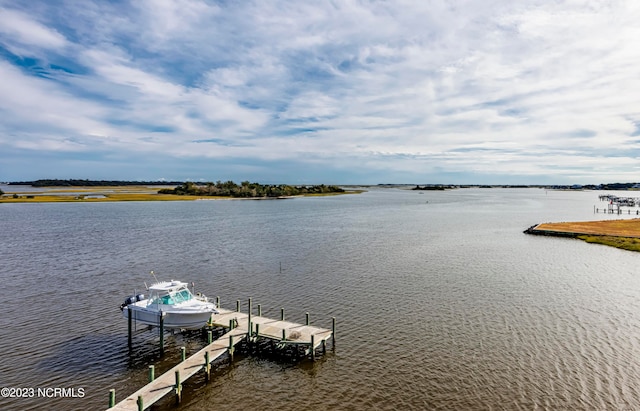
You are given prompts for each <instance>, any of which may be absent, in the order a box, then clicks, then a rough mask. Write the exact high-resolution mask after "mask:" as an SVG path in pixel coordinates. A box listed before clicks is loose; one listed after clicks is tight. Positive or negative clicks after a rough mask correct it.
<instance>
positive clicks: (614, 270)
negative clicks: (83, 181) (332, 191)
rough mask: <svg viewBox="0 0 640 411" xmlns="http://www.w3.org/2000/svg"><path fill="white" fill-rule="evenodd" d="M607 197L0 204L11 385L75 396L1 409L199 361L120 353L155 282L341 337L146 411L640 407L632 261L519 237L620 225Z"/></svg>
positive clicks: (0, 401) (101, 394) (502, 193)
mask: <svg viewBox="0 0 640 411" xmlns="http://www.w3.org/2000/svg"><path fill="white" fill-rule="evenodd" d="M5 191H7V190H5ZM598 194H601V193H600V192H563V191H549V192H546V191H545V190H540V189H460V190H452V191H445V192H425V193H424V194H419V193H417V192H413V191H407V190H398V189H373V190H371V191H369V192H367V193H363V194H360V195H350V196H338V197H325V198H299V199H294V200H284V201H196V202H139V203H137V202H134V203H84V204H82V203H68V204H0V246H1V248H0V250H1V251H0V253H1V254H0V256H1V258H0V279H2V283H3V285H4V289H3V304H2V309H3V310H4V313H3V315H2V316H0V352H2V361H0V385H1V386H3V387H15V388H27V387H35V388H38V387H41V388H55V387H61V388H76V389H78V388H82V389H83V392H84V397H83V398H33V399H25V398H0V409H3V410H4V409H11V410H13V409H15V410H28V409H77V410H84V409H103V408H106V406H107V402H108V391H109V389H110V388H115V389H116V393H117V397H118V399H122V398H124V397H125V396H126V395H129V394H130V393H132V392H133V391H135V390H137V389H138V388H140V387H141V386H142V385H144V383H145V382H146V378H147V374H146V373H147V366H148V365H150V364H155V365H156V369H157V371H156V375H158V374H159V373H160V372H162V371H164V370H166V369H169V368H170V367H171V366H173V365H174V364H175V363H176V362H177V360H178V356H179V352H178V347H180V346H183V345H184V346H186V347H187V350H188V351H189V352H195V351H196V350H198V349H199V348H200V347H201V346H202V343H203V342H202V340H201V339H200V338H198V337H196V336H193V335H176V336H172V337H168V338H167V339H166V344H167V354H165V356H164V357H162V358H159V356H158V337H157V333H155V332H143V333H139V334H137V335H136V336H135V338H134V344H133V345H134V349H133V351H132V352H131V353H130V352H129V350H128V348H127V336H126V333H127V326H126V321H125V320H124V319H122V317H121V313H120V310H119V309H118V306H119V304H120V303H121V302H122V300H123V299H124V297H125V296H126V295H128V294H131V293H132V292H133V291H134V289H137V290H142V289H143V288H144V282H147V284H149V283H150V282H151V281H152V277H151V276H150V275H149V274H148V273H149V271H150V270H154V271H155V272H156V273H157V275H158V277H159V278H163V279H170V278H173V279H181V280H184V281H194V282H195V283H196V288H197V291H202V292H204V293H205V294H207V295H209V296H212V297H213V296H216V295H217V296H220V297H221V300H222V305H223V306H225V307H227V308H232V307H234V306H235V301H236V299H240V300H242V301H243V306H246V299H247V298H248V297H252V298H253V302H254V305H255V304H258V303H259V304H262V307H263V312H264V315H267V316H273V317H276V316H278V315H279V311H280V307H285V309H286V312H287V318H288V319H291V320H294V321H300V322H302V321H304V313H305V312H307V311H308V312H309V313H310V314H311V319H312V323H313V324H315V325H319V326H323V327H327V328H330V324H331V317H332V316H335V317H336V318H337V325H338V330H337V341H336V346H335V350H331V349H330V350H329V351H328V352H327V354H326V355H325V356H324V357H322V358H321V359H320V360H319V361H316V362H315V363H311V362H309V361H305V362H302V363H298V364H289V363H284V362H281V361H276V360H267V359H258V358H254V357H242V356H241V357H239V358H236V360H235V361H234V363H233V364H231V365H229V364H228V363H226V362H225V363H220V364H219V365H218V366H217V367H216V370H215V373H214V378H213V381H212V382H211V383H209V384H205V383H204V381H203V378H202V376H198V377H197V378H194V379H192V380H189V382H187V384H186V385H185V393H184V398H183V403H182V405H180V406H179V407H174V406H173V405H172V401H171V398H169V397H167V400H166V401H164V402H163V403H161V404H160V405H159V406H157V407H155V409H180V410H208V409H219V410H226V409H249V408H253V409H280V408H283V407H286V408H289V409H310V410H316V409H317V410H324V409H331V410H333V409H338V410H360V409H363V410H364V409H389V410H391V409H400V408H405V409H436V410H437V409H446V410H449V409H471V410H475V409H478V410H485V409H516V410H517V409H525V410H530V409H553V410H556V409H572V410H582V409H583V410H593V409H611V410H617V409H638V408H640V361H639V360H638V358H640V344H639V343H638V338H639V337H640V272H638V270H637V267H638V261H640V254H637V253H632V252H627V251H621V250H617V249H613V248H609V247H604V246H598V245H590V244H586V243H583V242H581V241H577V240H570V239H559V238H544V237H536V236H527V235H525V234H522V231H523V230H524V229H525V228H527V227H529V226H531V225H533V224H535V223H540V222H547V221H575V220H593V219H606V218H613V217H612V216H607V215H604V214H599V215H594V214H593V206H594V205H597V206H599V207H603V206H606V205H604V203H599V202H598V198H597V196H598ZM630 217H635V216H624V215H623V216H621V217H619V216H615V218H630ZM280 264H281V265H282V271H280ZM230 402H232V403H233V405H230Z"/></svg>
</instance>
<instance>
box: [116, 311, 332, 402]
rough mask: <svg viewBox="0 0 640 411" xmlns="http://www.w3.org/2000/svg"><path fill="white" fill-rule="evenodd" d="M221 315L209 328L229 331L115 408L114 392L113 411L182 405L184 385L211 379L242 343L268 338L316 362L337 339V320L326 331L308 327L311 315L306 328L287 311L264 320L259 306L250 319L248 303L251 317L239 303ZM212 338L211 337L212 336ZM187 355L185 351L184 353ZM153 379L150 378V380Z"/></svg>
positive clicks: (307, 319) (216, 316) (220, 313)
mask: <svg viewBox="0 0 640 411" xmlns="http://www.w3.org/2000/svg"><path fill="white" fill-rule="evenodd" d="M218 311H219V314H214V315H212V316H211V320H210V323H209V324H207V326H208V327H223V328H227V329H228V331H227V332H226V333H225V334H224V335H222V336H220V337H219V338H217V339H216V340H215V341H212V342H211V343H209V344H208V345H207V346H205V347H204V348H202V349H201V350H200V351H198V352H196V353H195V354H193V355H191V356H190V357H189V358H184V357H183V358H184V359H183V361H181V362H180V363H179V364H177V365H176V366H175V367H173V368H171V369H170V370H168V371H167V372H165V373H164V374H162V375H161V376H160V377H158V378H155V379H153V380H152V381H150V382H149V383H148V384H147V385H145V386H144V387H142V388H140V389H139V390H138V391H136V392H134V393H133V394H131V395H129V396H128V397H127V398H125V399H124V400H122V401H120V402H119V403H117V404H115V391H114V390H111V392H110V398H109V402H110V405H111V407H110V408H108V410H110V411H113V410H117V411H125V410H130V411H137V410H144V409H146V408H148V407H150V406H151V405H152V404H154V403H155V402H157V401H159V400H160V399H161V398H163V397H164V396H165V395H167V394H169V393H171V392H173V393H175V394H176V400H177V401H180V398H181V394H182V384H181V383H182V382H183V381H185V380H187V379H188V378H189V377H191V376H193V375H195V374H196V373H198V372H199V371H201V370H204V372H205V373H206V375H207V376H208V375H209V372H210V369H211V363H212V362H213V361H214V360H216V359H217V358H219V357H221V356H222V355H224V354H225V353H229V354H230V355H231V356H233V347H234V346H235V345H236V344H238V343H239V342H241V341H242V340H247V339H248V340H249V341H253V342H255V341H257V340H258V339H259V338H267V339H270V340H275V341H278V343H279V344H281V345H282V346H286V345H305V346H308V347H309V348H308V349H307V350H306V354H307V355H310V356H311V358H312V359H315V350H316V349H317V348H318V347H320V346H322V347H323V349H325V350H326V341H327V340H328V339H329V338H331V339H332V340H333V338H335V318H333V325H332V329H331V330H329V329H324V328H320V327H315V326H312V325H310V324H309V314H306V324H298V323H294V322H289V321H285V320H284V309H282V311H281V316H280V320H274V319H271V318H266V317H262V316H261V315H260V312H261V310H260V307H259V306H258V314H259V315H258V316H253V315H251V300H249V310H248V313H242V312H240V304H239V301H238V304H237V310H236V311H231V310H226V309H222V308H220V309H218ZM209 335H211V334H209ZM183 353H184V350H183ZM151 379H152V377H151V376H150V380H151Z"/></svg>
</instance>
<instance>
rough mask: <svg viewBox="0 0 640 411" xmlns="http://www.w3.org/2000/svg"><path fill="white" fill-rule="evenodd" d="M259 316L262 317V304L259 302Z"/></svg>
mask: <svg viewBox="0 0 640 411" xmlns="http://www.w3.org/2000/svg"><path fill="white" fill-rule="evenodd" d="M258 317H262V305H261V304H258Z"/></svg>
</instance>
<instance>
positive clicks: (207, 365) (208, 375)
mask: <svg viewBox="0 0 640 411" xmlns="http://www.w3.org/2000/svg"><path fill="white" fill-rule="evenodd" d="M209 344H211V343H209ZM204 373H205V377H204V379H205V381H206V382H209V379H210V378H211V361H209V351H207V352H205V353H204Z"/></svg>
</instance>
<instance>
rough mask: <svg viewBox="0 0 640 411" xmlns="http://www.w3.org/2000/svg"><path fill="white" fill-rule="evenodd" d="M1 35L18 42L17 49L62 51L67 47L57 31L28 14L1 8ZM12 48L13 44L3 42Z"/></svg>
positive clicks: (0, 39) (0, 40)
mask: <svg viewBox="0 0 640 411" xmlns="http://www.w3.org/2000/svg"><path fill="white" fill-rule="evenodd" d="M0 34H2V35H3V36H6V37H7V38H8V39H10V40H13V41H15V42H17V43H18V44H17V45H16V48H20V47H25V46H34V47H38V48H47V49H61V48H64V47H65V46H66V45H67V41H66V39H65V38H64V36H63V35H61V34H60V33H58V31H57V30H55V29H51V28H49V27H46V26H45V25H43V24H41V23H39V22H38V21H35V20H33V19H32V18H30V17H29V16H27V15H26V14H24V13H22V12H20V11H17V10H12V9H7V8H0ZM0 42H2V43H4V44H5V45H7V46H9V47H10V48H11V47H12V45H13V44H12V42H10V41H2V38H0Z"/></svg>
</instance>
